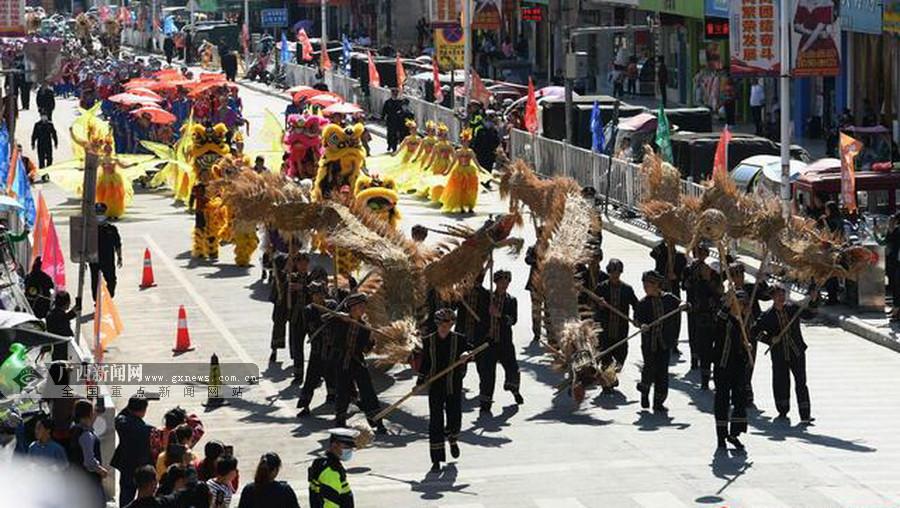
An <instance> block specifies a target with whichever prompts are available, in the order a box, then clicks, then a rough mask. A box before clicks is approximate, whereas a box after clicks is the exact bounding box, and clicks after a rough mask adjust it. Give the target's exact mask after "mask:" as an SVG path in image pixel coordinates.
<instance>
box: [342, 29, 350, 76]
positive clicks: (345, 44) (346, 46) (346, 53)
mask: <svg viewBox="0 0 900 508" xmlns="http://www.w3.org/2000/svg"><path fill="white" fill-rule="evenodd" d="M341 51H342V53H343V58H344V70H345V71H346V72H347V74H350V39H348V38H347V34H343V35H342V36H341Z"/></svg>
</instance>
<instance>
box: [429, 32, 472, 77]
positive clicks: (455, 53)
mask: <svg viewBox="0 0 900 508" xmlns="http://www.w3.org/2000/svg"><path fill="white" fill-rule="evenodd" d="M434 54H435V57H436V58H437V62H438V66H439V67H440V68H441V70H451V69H463V68H465V65H466V63H465V58H466V57H465V54H466V48H465V39H463V32H462V29H461V28H460V27H459V25H457V26H456V27H454V28H437V29H435V30H434Z"/></svg>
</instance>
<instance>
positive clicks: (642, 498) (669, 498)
mask: <svg viewBox="0 0 900 508" xmlns="http://www.w3.org/2000/svg"><path fill="white" fill-rule="evenodd" d="M631 498H632V499H634V501H635V502H636V503H637V504H639V505H641V506H644V507H646V508H659V507H660V506H665V507H666V508H687V505H686V504H684V503H682V502H681V500H679V499H678V498H677V497H675V494H672V493H671V492H642V493H639V494H632V495H631Z"/></svg>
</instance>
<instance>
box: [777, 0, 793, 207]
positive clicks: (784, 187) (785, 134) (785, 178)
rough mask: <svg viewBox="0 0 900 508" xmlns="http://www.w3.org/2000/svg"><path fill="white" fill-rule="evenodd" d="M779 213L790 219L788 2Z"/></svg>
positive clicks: (786, 6) (784, 7)
mask: <svg viewBox="0 0 900 508" xmlns="http://www.w3.org/2000/svg"><path fill="white" fill-rule="evenodd" d="M780 28H781V76H780V78H779V81H780V85H781V91H780V93H779V95H780V97H779V100H780V101H781V103H780V108H781V213H782V215H783V216H784V218H785V220H789V219H790V217H791V157H790V154H791V125H790V122H791V113H790V107H791V98H790V95H791V46H790V44H791V31H790V2H787V1H782V2H781V27H780Z"/></svg>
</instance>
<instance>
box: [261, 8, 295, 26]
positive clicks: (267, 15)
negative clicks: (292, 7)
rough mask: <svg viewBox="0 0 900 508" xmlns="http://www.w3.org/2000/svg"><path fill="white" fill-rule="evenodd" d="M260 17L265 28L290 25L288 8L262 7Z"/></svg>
mask: <svg viewBox="0 0 900 508" xmlns="http://www.w3.org/2000/svg"><path fill="white" fill-rule="evenodd" d="M259 19H260V22H261V23H262V26H263V28H285V27H287V26H288V14H287V9H262V10H261V11H259Z"/></svg>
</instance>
